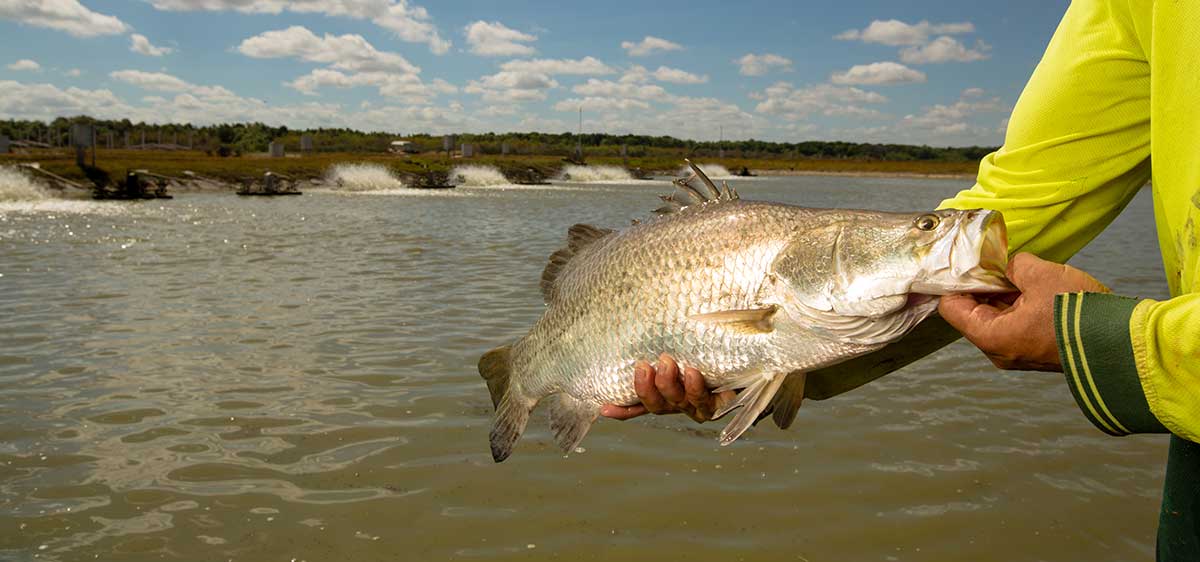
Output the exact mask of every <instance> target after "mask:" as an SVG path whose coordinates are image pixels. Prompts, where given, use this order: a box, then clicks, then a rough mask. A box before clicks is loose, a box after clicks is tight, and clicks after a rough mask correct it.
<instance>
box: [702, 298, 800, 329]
mask: <svg viewBox="0 0 1200 562" xmlns="http://www.w3.org/2000/svg"><path fill="white" fill-rule="evenodd" d="M778 311H779V307H778V306H776V305H773V304H772V305H768V306H765V307H762V308H745V309H738V310H720V311H717V312H706V313H703V314H693V315H691V316H689V317H688V318H689V319H691V320H692V321H695V322H701V323H705V324H719V325H721V326H723V327H725V328H727V329H730V330H733V331H735V332H738V333H742V334H769V333H771V332H773V331H774V330H775V322H774V317H775V313H776V312H778Z"/></svg>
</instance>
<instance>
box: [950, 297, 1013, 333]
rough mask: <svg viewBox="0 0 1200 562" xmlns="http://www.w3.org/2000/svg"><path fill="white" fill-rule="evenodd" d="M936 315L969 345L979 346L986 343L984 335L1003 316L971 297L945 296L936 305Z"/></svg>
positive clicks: (1000, 312) (996, 310)
mask: <svg viewBox="0 0 1200 562" xmlns="http://www.w3.org/2000/svg"><path fill="white" fill-rule="evenodd" d="M938 314H940V315H941V316H942V318H944V319H945V320H946V322H948V323H950V325H951V326H954V329H956V330H958V331H959V332H960V333H962V335H964V336H966V337H967V339H968V340H971V343H974V344H975V345H976V346H979V343H980V342H981V341H982V342H986V341H987V339H988V338H987V337H986V334H987V333H988V332H989V331H991V330H992V327H993V325H994V324H995V323H996V321H997V319H998V318H999V317H1000V315H1001V314H1003V311H1001V310H1000V309H999V308H997V307H995V306H992V305H990V304H986V303H982V302H979V300H977V299H976V298H975V297H974V296H973V295H969V294H967V295H946V296H944V297H942V301H941V302H940V303H938Z"/></svg>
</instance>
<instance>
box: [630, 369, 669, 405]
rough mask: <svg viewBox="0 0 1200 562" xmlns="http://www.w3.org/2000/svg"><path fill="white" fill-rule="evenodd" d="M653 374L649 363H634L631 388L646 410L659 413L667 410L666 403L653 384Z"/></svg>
mask: <svg viewBox="0 0 1200 562" xmlns="http://www.w3.org/2000/svg"><path fill="white" fill-rule="evenodd" d="M654 374H655V373H654V368H653V367H651V366H650V364H649V363H647V362H645V361H638V362H637V363H634V365H633V390H634V392H636V393H637V395H638V398H640V399H641V400H642V404H644V405H645V406H646V410H647V411H649V412H652V413H655V414H661V413H664V412H666V411H667V404H666V401H665V400H663V396H662V394H660V393H659V392H658V388H656V387H655V386H654V379H655V376H654Z"/></svg>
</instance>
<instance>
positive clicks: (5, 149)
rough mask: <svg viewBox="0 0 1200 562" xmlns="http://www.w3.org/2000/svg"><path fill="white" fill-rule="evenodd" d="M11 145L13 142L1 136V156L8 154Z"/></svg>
mask: <svg viewBox="0 0 1200 562" xmlns="http://www.w3.org/2000/svg"><path fill="white" fill-rule="evenodd" d="M11 145H12V142H11V141H9V140H8V137H6V136H4V135H0V154H8V151H9V147H10V146H11Z"/></svg>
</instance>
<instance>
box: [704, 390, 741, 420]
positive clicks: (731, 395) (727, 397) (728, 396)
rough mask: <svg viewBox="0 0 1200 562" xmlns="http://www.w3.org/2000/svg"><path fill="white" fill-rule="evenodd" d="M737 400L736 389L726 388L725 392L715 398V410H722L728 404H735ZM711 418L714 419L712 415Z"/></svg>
mask: <svg viewBox="0 0 1200 562" xmlns="http://www.w3.org/2000/svg"><path fill="white" fill-rule="evenodd" d="M735 401H737V392H736V391H733V390H726V391H725V392H722V393H720V394H717V395H715V398H714V399H713V411H714V412H720V411H721V410H723V409H725V407H726V406H728V405H730V404H733V403H734V402H735ZM709 419H712V418H711V416H710V418H709Z"/></svg>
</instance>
